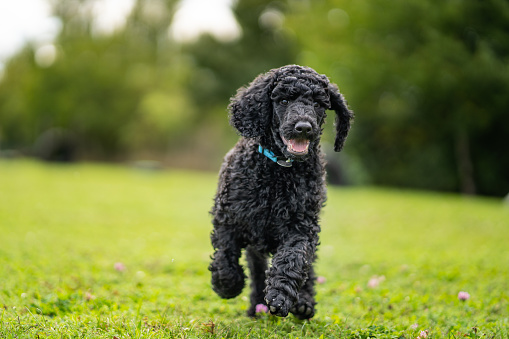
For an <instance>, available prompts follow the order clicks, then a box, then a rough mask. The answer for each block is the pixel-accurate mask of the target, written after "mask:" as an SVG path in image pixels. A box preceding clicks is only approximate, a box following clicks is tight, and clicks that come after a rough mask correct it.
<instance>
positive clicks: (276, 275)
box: [265, 238, 315, 317]
mask: <svg viewBox="0 0 509 339" xmlns="http://www.w3.org/2000/svg"><path fill="white" fill-rule="evenodd" d="M314 248H315V247H314V246H312V245H311V243H310V242H309V240H308V239H295V238H291V239H289V240H287V241H286V242H285V243H284V244H283V245H282V246H281V247H280V248H279V249H278V251H277V252H276V254H275V255H274V257H273V259H272V267H271V268H270V270H269V271H268V274H267V280H266V285H267V287H266V288H265V302H266V303H267V305H268V306H269V310H270V312H271V313H272V314H274V315H277V316H280V317H286V316H287V315H288V312H289V311H290V309H291V308H292V306H293V305H294V304H295V303H296V302H297V300H298V299H299V291H300V289H301V288H302V286H303V285H304V283H305V282H306V280H307V279H308V273H309V272H310V268H311V264H312V260H313V258H314Z"/></svg>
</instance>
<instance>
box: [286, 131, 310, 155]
mask: <svg viewBox="0 0 509 339" xmlns="http://www.w3.org/2000/svg"><path fill="white" fill-rule="evenodd" d="M281 139H282V140H283V142H284V143H285V145H286V149H287V150H288V152H290V153H291V154H293V155H305V154H307V153H308V150H309V140H307V139H289V140H287V139H285V137H283V136H281Z"/></svg>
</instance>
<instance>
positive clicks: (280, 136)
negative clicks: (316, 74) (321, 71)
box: [271, 76, 330, 160]
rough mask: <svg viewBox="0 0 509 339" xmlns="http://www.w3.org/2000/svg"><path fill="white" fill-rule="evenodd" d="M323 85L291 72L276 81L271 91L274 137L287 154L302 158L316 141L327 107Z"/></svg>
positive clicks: (327, 97) (293, 157) (304, 157)
mask: <svg viewBox="0 0 509 339" xmlns="http://www.w3.org/2000/svg"><path fill="white" fill-rule="evenodd" d="M324 85H326V84H325V83H315V82H311V81H310V80H309V79H304V78H298V77H294V76H291V77H286V78H284V79H282V80H280V81H278V83H277V85H276V86H275V88H274V90H273V91H272V94H271V99H272V105H273V112H274V115H273V122H272V123H273V124H272V126H274V128H273V138H274V142H275V143H276V146H277V147H278V148H279V149H280V150H281V152H282V153H283V154H284V155H285V156H286V157H287V158H291V159H295V160H305V159H306V158H307V156H308V154H309V151H310V148H312V147H313V146H315V144H317V143H318V142H319V139H320V136H321V134H322V124H323V122H324V120H325V116H326V114H325V111H326V109H328V108H329V107H330V101H329V95H328V93H327V88H326V87H324Z"/></svg>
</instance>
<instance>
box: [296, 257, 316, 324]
mask: <svg viewBox="0 0 509 339" xmlns="http://www.w3.org/2000/svg"><path fill="white" fill-rule="evenodd" d="M315 281H316V277H315V272H314V270H313V266H311V268H310V269H309V272H308V279H307V280H306V282H305V283H304V285H303V286H302V288H301V289H300V292H299V299H298V300H297V302H296V303H295V304H294V305H293V306H292V308H291V309H290V312H291V313H292V314H293V315H294V316H296V317H297V318H298V319H301V320H304V319H310V318H313V316H314V315H315V305H316V302H315Z"/></svg>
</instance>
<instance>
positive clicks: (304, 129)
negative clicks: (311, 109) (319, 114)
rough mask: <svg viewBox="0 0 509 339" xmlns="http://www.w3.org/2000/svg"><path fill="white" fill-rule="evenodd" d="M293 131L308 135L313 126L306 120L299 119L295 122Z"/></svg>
mask: <svg viewBox="0 0 509 339" xmlns="http://www.w3.org/2000/svg"><path fill="white" fill-rule="evenodd" d="M295 131H297V133H299V134H304V135H309V134H311V132H312V131H313V127H312V126H311V124H310V123H309V122H307V121H299V122H298V123H296V124H295Z"/></svg>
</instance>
